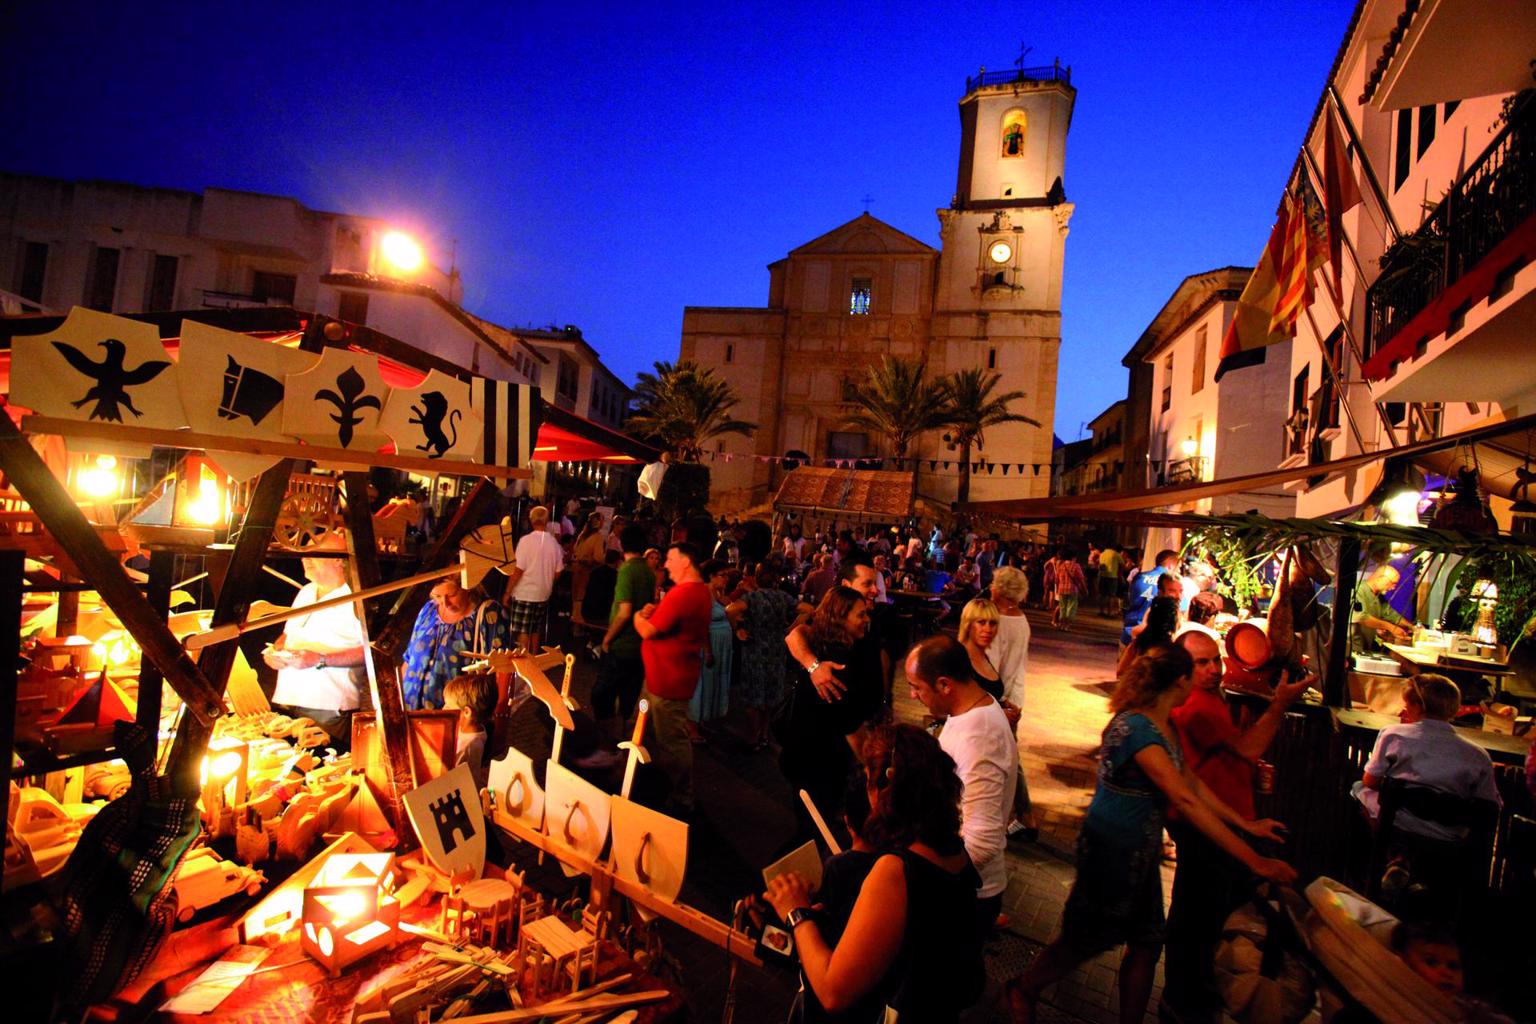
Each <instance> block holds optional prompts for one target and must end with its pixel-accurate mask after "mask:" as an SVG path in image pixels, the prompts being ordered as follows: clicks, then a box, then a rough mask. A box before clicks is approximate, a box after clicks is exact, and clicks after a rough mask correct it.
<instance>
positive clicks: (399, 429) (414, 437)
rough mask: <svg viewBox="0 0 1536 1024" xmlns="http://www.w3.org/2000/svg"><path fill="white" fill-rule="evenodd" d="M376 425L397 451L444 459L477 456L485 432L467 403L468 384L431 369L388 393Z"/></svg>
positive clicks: (476, 413) (475, 457) (461, 459)
mask: <svg viewBox="0 0 1536 1024" xmlns="http://www.w3.org/2000/svg"><path fill="white" fill-rule="evenodd" d="M379 428H380V429H381V430H383V431H384V433H386V434H388V435H389V436H390V437H391V438H393V439H394V442H395V450H396V451H398V452H400V454H402V455H420V456H424V457H426V458H429V459H442V460H444V461H445V462H465V461H474V460H476V459H478V458H479V457H480V447H481V442H482V441H483V439H484V433H485V432H484V428H483V426H482V424H481V422H480V414H479V413H478V412H476V411H475V410H474V409H473V408H471V407H470V404H469V384H468V383H467V382H465V381H461V380H455V379H454V378H452V377H450V376H448V375H447V374H446V373H443V372H442V371H441V370H435V369H434V370H433V371H432V372H431V373H429V374H427V379H426V380H424V381H422V382H421V383H420V384H419V385H418V386H416V387H414V388H396V389H395V390H393V391H391V392H390V395H389V401H387V402H385V403H384V414H383V416H382V417H380V419H379Z"/></svg>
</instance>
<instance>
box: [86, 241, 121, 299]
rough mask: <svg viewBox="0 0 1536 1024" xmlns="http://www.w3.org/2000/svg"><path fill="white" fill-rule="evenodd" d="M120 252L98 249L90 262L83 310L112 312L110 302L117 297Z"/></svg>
mask: <svg viewBox="0 0 1536 1024" xmlns="http://www.w3.org/2000/svg"><path fill="white" fill-rule="evenodd" d="M121 256H122V250H120V249H109V248H107V247H105V246H101V247H98V248H97V250H96V254H95V258H94V259H92V260H91V264H90V271H91V272H90V277H89V278H88V279H87V281H86V284H85V308H87V309H99V310H101V311H102V312H103V313H110V312H112V300H113V299H115V298H116V297H117V266H118V261H119V259H120V257H121Z"/></svg>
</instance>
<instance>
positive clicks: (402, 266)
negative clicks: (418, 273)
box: [379, 231, 426, 274]
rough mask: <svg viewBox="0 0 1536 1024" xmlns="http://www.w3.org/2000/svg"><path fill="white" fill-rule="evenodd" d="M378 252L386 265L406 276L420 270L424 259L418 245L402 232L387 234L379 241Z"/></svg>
mask: <svg viewBox="0 0 1536 1024" xmlns="http://www.w3.org/2000/svg"><path fill="white" fill-rule="evenodd" d="M379 252H380V253H381V254H382V255H383V257H384V259H385V261H386V262H387V263H389V264H390V265H391V266H393V267H394V268H395V269H396V270H399V271H402V272H404V273H407V274H409V273H411V272H412V271H415V270H418V269H420V267H421V264H422V262H423V260H424V259H425V258H426V257H425V256H424V255H423V254H422V251H421V245H420V243H418V242H417V241H416V239H414V238H412V237H411V236H410V235H407V234H406V233H405V232H403V231H390V232H387V233H386V234H385V235H384V237H383V238H381V239H379Z"/></svg>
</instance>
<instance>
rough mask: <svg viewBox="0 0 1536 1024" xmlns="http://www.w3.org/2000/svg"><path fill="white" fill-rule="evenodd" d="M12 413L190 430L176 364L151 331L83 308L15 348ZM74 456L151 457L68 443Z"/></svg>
mask: <svg viewBox="0 0 1536 1024" xmlns="http://www.w3.org/2000/svg"><path fill="white" fill-rule="evenodd" d="M10 401H11V403H12V404H13V405H19V406H23V407H25V408H27V409H31V410H32V411H33V412H35V413H38V414H39V415H42V416H54V417H58V418H60V419H70V420H87V421H91V420H94V421H96V422H98V423H121V424H124V425H125V426H134V427H155V428H158V429H162V430H179V429H181V428H182V427H185V426H186V425H187V421H186V418H185V417H184V416H183V415H182V409H181V395H180V394H179V393H178V392H177V388H176V364H175V363H174V362H173V361H172V359H171V357H170V354H169V353H167V352H166V350H165V346H164V345H162V344H161V343H160V332H159V330H157V329H156V328H155V327H154V326H153V325H152V324H145V323H140V322H139V321H137V320H128V319H125V318H123V317H120V316H113V315H112V314H110V313H98V312H95V311H94V310H89V309H81V308H79V307H78V306H77V307H75V308H74V309H72V310H70V311H69V316H68V317H67V318H66V319H65V320H64V322H63V323H62V324H60V325H59V328H58V330H55V331H52V332H50V333H48V334H35V335H18V336H17V337H15V338H14V339H13V340H12V342H11V392H10ZM70 447H71V448H79V449H81V450H86V451H93V452H104V453H110V454H115V455H127V456H133V457H139V458H143V457H147V456H148V455H149V446H148V445H144V444H135V443H132V442H122V441H100V440H90V441H78V442H70Z"/></svg>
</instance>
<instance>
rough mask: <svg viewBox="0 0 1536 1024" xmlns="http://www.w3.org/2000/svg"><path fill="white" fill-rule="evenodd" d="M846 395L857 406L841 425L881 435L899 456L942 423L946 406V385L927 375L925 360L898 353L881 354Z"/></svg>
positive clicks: (905, 454) (892, 451)
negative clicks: (894, 354)
mask: <svg viewBox="0 0 1536 1024" xmlns="http://www.w3.org/2000/svg"><path fill="white" fill-rule="evenodd" d="M849 399H850V401H852V402H853V403H854V404H855V406H856V408H855V409H854V410H853V411H851V412H850V413H848V415H847V416H846V417H844V419H843V425H844V426H848V427H858V428H861V429H863V430H868V431H870V432H871V433H875V434H879V435H881V436H883V437H884V438H885V439H886V440H887V441H889V442H890V444H891V454H892V455H894V456H895V457H896V458H898V459H904V458H906V457H907V452H908V450H909V449H910V448H911V447H912V442H913V441H915V440H917V438H918V437H919V436H921V435H922V434H924V433H927V432H928V431H930V430H937V429H938V428H939V427H942V426H943V425H944V424H945V422H946V419H945V417H946V415H947V412H948V408H949V392H948V389H947V388H945V386H944V384H943V383H942V382H940V381H932V380H929V379H928V364H927V363H926V362H925V361H923V360H921V359H902V358H900V357H898V356H881V357H880V362H878V363H876V364H875V365H873V366H871V367H869V368H868V369H867V370H866V371H865V377H864V379H863V380H862V381H856V382H854V383H853V384H852V386H851V388H850V395H849Z"/></svg>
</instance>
